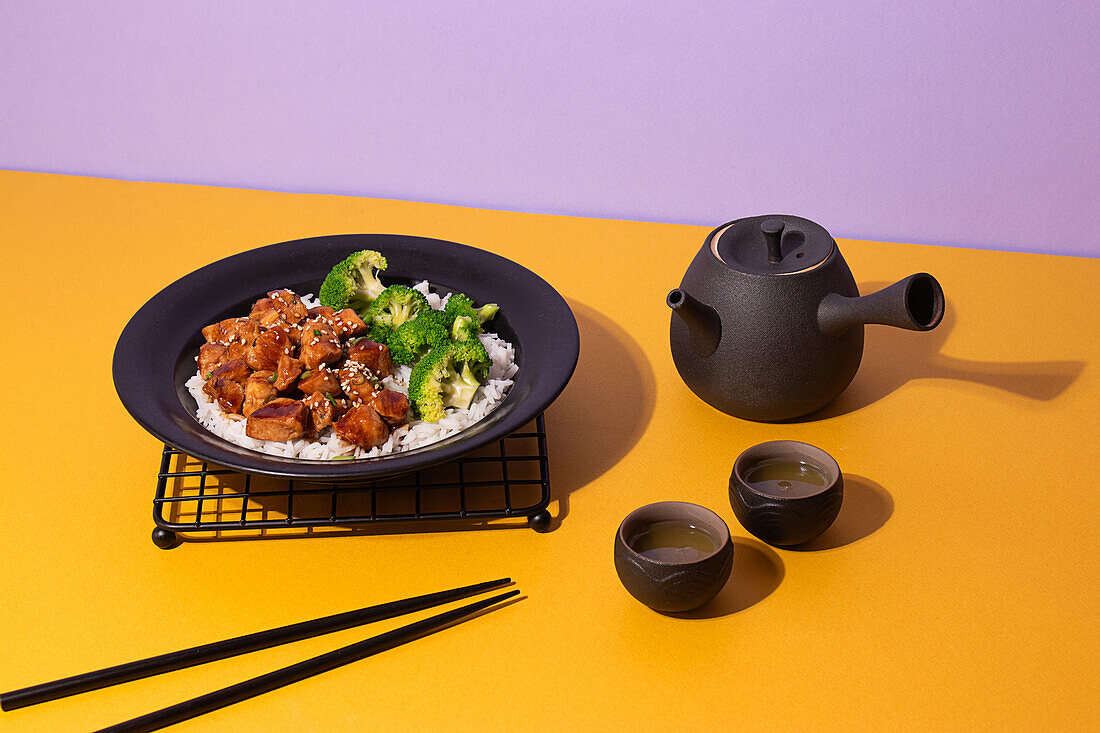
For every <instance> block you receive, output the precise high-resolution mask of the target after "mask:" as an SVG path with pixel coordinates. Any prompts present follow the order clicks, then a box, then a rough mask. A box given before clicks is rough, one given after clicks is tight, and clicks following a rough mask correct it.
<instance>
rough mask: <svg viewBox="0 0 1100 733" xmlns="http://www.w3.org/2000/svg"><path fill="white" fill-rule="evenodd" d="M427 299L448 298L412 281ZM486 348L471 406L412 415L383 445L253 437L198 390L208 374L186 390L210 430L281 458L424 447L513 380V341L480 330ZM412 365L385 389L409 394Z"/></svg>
mask: <svg viewBox="0 0 1100 733" xmlns="http://www.w3.org/2000/svg"><path fill="white" fill-rule="evenodd" d="M413 288H414V289H415V290H419V291H420V292H421V293H423V294H424V296H425V297H426V298H427V299H428V305H430V306H431V307H432V308H435V309H437V310H439V309H442V308H443V306H445V305H446V304H447V298H448V297H450V296H449V295H448V296H443V297H440V296H439V295H438V294H436V293H433V292H431V290H430V289H429V285H428V283H427V281H424V282H420V283H417V284H416V285H414V286H413ZM302 301H303V302H304V303H305V304H306V307H307V308H313V307H315V306H318V305H320V303H319V302H318V301H317V300H315V299H314V298H313V295H312V293H311V294H309V295H303V296H302ZM479 338H480V339H481V343H482V344H483V345H484V346H485V350H486V351H487V352H488V353H489V359H490V360H492V364H491V365H490V367H489V374H488V378H487V379H486V382H485V384H483V385H482V386H481V387H479V388H478V390H477V392H476V393H475V394H474V401H473V402H472V403H471V404H470V406H469V408H467V409H465V410H458V409H455V408H448V409H447V411H446V415H445V416H444V417H443V418H442V419H441V420H439V421H438V422H434V423H433V422H426V421H424V420H417V419H416V418H410V420H409V423H408V425H402V426H401V427H399V428H396V429H395V430H394V431H393V432H392V433H391V434H390V437H389V440H387V441H386V442H385V443H383V444H382V445H380V446H378V447H376V448H372V449H370V450H364V449H363V448H360V447H359V446H357V445H355V444H354V443H349V442H347V441H345V440H343V439H342V438H340V436H338V435H336V432H335V431H334V430H333V429H332V428H331V427H328V428H325V429H324V430H323V431H321V434H320V435H319V436H317V438H315V439H313V440H309V439H307V438H304V437H303V438H299V439H297V440H287V441H280V440H256V439H254V438H250V437H248V436H247V435H245V432H244V430H245V423H246V420H245V417H244V416H243V415H236V414H226V413H224V412H222V409H221V408H220V407H219V406H218V403H217V402H215V401H214V400H212V399H211V398H210V397H209V396H208V395H207V394H206V393H205V392H203V391H202V387H203V385H204V384H205V383H206V380H204V379H203V377H202V375H201V374H199V373H198V371H197V370H196V373H195V376H193V377H191V378H190V379H188V380H187V385H186V386H187V390H188V391H189V392H190V393H191V396H192V397H194V398H195V402H196V404H197V405H198V406H197V408H196V410H195V418H196V419H197V420H198V421H199V423H201V424H202V426H203V427H205V428H206V429H207V430H209V431H210V432H212V433H214V434H215V435H217V436H218V437H220V438H224V439H225V440H228V441H229V442H231V443H236V444H237V445H239V446H241V447H242V448H248V449H250V450H254V451H260V452H261V453H268V454H270V455H273V456H281V457H283V458H303V459H310V460H322V461H324V460H331V459H333V458H337V457H349V458H350V457H354V458H377V457H378V456H386V455H390V454H391V453H400V452H402V451H407V450H412V449H414V448H422V447H423V446H426V445H430V444H432V443H435V442H437V441H440V440H443V439H444V438H448V437H450V436H452V435H454V434H455V433H458V432H460V431H462V430H464V429H466V428H468V427H469V426H471V425H473V424H474V423H476V422H477V421H478V420H480V419H481V418H483V417H485V416H486V415H488V414H489V413H490V412H492V411H493V410H495V409H496V407H497V405H499V404H500V403H501V402H502V401H503V400H504V396H505V395H506V394H507V393H508V389H509V388H510V387H511V386H512V384H513V381H514V377H515V376H516V372H517V371H519V367H518V366H517V365H516V354H515V349H513V348H512V344H510V343H508V342H507V341H505V340H504V339H502V338H500V337H499V336H497V335H496V334H493V333H483V334H481V335H480V336H479ZM411 373H412V367H408V366H404V365H400V364H395V365H394V373H393V376H390V377H386V378H385V379H383V380H382V384H383V385H384V386H385V387H386V388H387V389H392V390H394V391H396V392H400V393H401V394H404V395H407V394H408V384H409V375H410V374H411Z"/></svg>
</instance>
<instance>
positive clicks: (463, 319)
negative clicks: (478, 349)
mask: <svg viewBox="0 0 1100 733" xmlns="http://www.w3.org/2000/svg"><path fill="white" fill-rule="evenodd" d="M479 330H480V329H479V328H478V323H477V319H476V318H472V317H470V316H459V317H458V318H456V319H455V322H454V323H452V324H451V340H452V341H455V342H458V341H470V340H476V339H477V332H478V331H479Z"/></svg>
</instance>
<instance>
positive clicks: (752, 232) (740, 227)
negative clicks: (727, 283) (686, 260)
mask: <svg viewBox="0 0 1100 733" xmlns="http://www.w3.org/2000/svg"><path fill="white" fill-rule="evenodd" d="M708 239H709V240H710V248H711V251H712V252H713V253H714V255H715V257H717V258H718V259H720V260H721V261H722V262H724V263H725V264H726V265H728V266H729V267H732V268H734V269H735V270H741V271H742V272H749V273H753V274H757V275H786V274H790V273H794V272H801V271H803V270H808V269H810V268H812V267H815V266H816V265H819V264H821V263H822V262H824V261H825V258H827V257H828V256H829V255H830V254H831V253H832V251H833V249H834V248H836V242H835V241H833V238H832V236H831V235H830V234H829V232H827V231H825V227H823V226H821V225H820V224H817V223H815V222H812V221H810V220H809V219H803V218H802V217H801V216H791V215H790V214H769V215H767V216H750V217H746V218H744V219H737V220H736V221H731V222H730V223H729V224H724V225H722V226H720V227H718V228H717V229H715V230H714V231H713V232H711V233H710V237H708Z"/></svg>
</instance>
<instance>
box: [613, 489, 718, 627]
mask: <svg viewBox="0 0 1100 733" xmlns="http://www.w3.org/2000/svg"><path fill="white" fill-rule="evenodd" d="M663 522H678V523H686V524H688V525H690V526H691V527H693V528H695V529H697V530H700V531H702V532H704V533H706V535H707V536H708V537H709V539H710V540H711V542H712V544H713V545H714V548H715V549H714V550H713V551H712V552H710V553H707V554H704V555H702V556H701V557H698V558H696V559H693V560H691V561H661V560H657V559H654V558H653V557H650V556H648V555H645V554H642V552H639V551H638V550H637V549H636V548H635V546H634V545H635V543H636V542H637V537H639V536H640V535H641V534H642V533H644V532H645V531H646V529H647V528H648V527H650V526H652V525H654V524H655V523H663ZM732 569H733V542H732V541H731V540H730V532H729V527H727V526H726V523H725V522H723V521H722V518H721V517H719V516H718V515H717V514H715V513H714V512H712V511H711V510H709V509H706V508H704V507H701V506H699V505H697V504H689V503H686V502H682V501H662V502H658V503H656V504H647V505H646V506H643V507H641V508H639V509H635V510H634V511H633V512H631V513H630V514H628V515H627V517H626V519H624V520H623V522H622V524H620V525H619V530H618V532H616V534H615V571H616V572H617V573H618V574H619V580H621V581H622V584H623V586H625V587H626V589H627V591H629V593H630V595H632V596H634V597H635V598H636V599H638V600H639V601H641V602H642V603H644V604H645V605H647V606H649V607H650V608H652V609H653V610H655V611H660V612H662V613H677V612H681V611H690V610H692V609H694V608H698V607H699V606H702V605H703V604H704V603H706V602H707V601H709V600H710V599H712V598H714V596H715V595H717V594H718V591H720V590H721V589H722V586H724V585H725V584H726V581H727V580H729V576H730V570H732Z"/></svg>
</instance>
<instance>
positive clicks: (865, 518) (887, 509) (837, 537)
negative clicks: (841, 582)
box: [783, 473, 894, 552]
mask: <svg viewBox="0 0 1100 733" xmlns="http://www.w3.org/2000/svg"><path fill="white" fill-rule="evenodd" d="M893 513H894V498H893V497H892V496H890V492H888V491H887V490H886V489H884V488H882V486H881V485H879V484H877V483H875V482H874V481H872V480H870V479H869V478H866V477H864V476H859V475H856V474H850V473H846V474H844V502H843V503H842V504H841V505H840V513H839V514H837V517H836V519H835V520H834V521H833V523H832V524H831V525H830V526H829V528H828V529H826V530H825V532H823V533H822V534H821V536H819V537H817V538H815V539H812V540H810V541H809V542H805V543H803V544H801V545H794V546H793V547H785V548H783V549H785V550H791V551H794V552H820V551H821V550H835V549H836V548H838V547H844V546H846V545H850V544H852V543H853V542H857V541H859V540H861V539H863V538H864V537H868V536H870V535H872V534H874V533H875V532H877V531H878V530H880V529H881V528H882V527H883V525H885V524H886V522H887V521H888V520H889V519H890V517H891V516H892V515H893Z"/></svg>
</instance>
